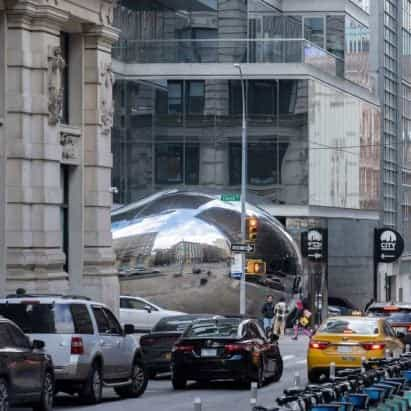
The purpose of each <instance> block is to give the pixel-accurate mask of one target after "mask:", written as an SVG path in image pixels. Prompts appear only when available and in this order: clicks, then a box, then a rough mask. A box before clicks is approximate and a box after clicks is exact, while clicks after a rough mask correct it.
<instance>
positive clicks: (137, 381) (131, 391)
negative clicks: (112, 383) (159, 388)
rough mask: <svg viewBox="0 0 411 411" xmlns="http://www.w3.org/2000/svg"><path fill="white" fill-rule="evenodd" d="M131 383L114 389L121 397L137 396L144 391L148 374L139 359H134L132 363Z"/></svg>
mask: <svg viewBox="0 0 411 411" xmlns="http://www.w3.org/2000/svg"><path fill="white" fill-rule="evenodd" d="M131 381H132V382H131V384H130V385H127V386H125V387H118V388H116V389H115V391H116V393H117V394H118V395H119V396H120V397H122V398H137V397H140V395H142V394H143V393H144V391H145V390H146V388H147V383H148V376H147V373H146V372H145V371H144V368H143V365H142V363H141V361H139V360H136V361H135V362H134V365H133V371H132V376H131Z"/></svg>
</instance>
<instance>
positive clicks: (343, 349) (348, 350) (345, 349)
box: [338, 345, 352, 354]
mask: <svg viewBox="0 0 411 411" xmlns="http://www.w3.org/2000/svg"><path fill="white" fill-rule="evenodd" d="M338 352H339V353H340V354H350V353H351V352H352V348H351V347H349V346H347V345H340V346H339V347H338Z"/></svg>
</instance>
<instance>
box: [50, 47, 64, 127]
mask: <svg viewBox="0 0 411 411" xmlns="http://www.w3.org/2000/svg"><path fill="white" fill-rule="evenodd" d="M65 67H66V62H65V61H64V58H63V56H62V51H61V48H60V47H53V48H52V49H51V52H50V54H49V58H48V89H49V102H48V110H49V124H51V125H56V124H57V123H58V122H59V121H60V120H61V117H62V110H63V91H64V89H63V70H64V68H65Z"/></svg>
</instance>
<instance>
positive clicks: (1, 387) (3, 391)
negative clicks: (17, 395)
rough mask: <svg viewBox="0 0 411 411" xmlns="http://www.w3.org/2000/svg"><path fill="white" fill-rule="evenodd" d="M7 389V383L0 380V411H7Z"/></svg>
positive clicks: (8, 406) (8, 405)
mask: <svg viewBox="0 0 411 411" xmlns="http://www.w3.org/2000/svg"><path fill="white" fill-rule="evenodd" d="M9 408H10V404H9V387H8V385H7V382H6V381H5V380H4V379H3V378H0V411H9Z"/></svg>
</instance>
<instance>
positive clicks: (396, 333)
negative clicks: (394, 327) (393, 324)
mask: <svg viewBox="0 0 411 411" xmlns="http://www.w3.org/2000/svg"><path fill="white" fill-rule="evenodd" d="M395 335H396V336H397V337H398V338H404V337H405V334H404V333H403V332H402V331H396V332H395Z"/></svg>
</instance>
